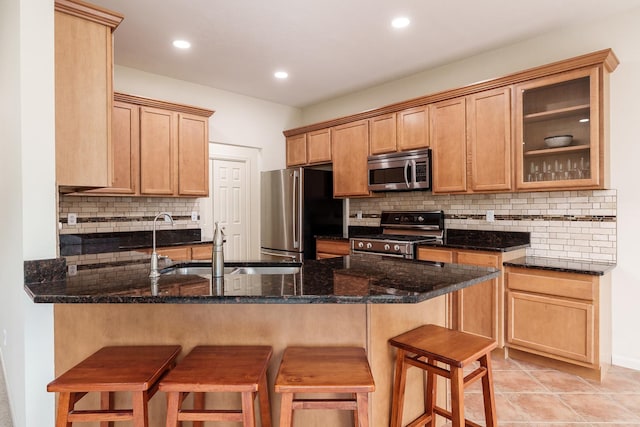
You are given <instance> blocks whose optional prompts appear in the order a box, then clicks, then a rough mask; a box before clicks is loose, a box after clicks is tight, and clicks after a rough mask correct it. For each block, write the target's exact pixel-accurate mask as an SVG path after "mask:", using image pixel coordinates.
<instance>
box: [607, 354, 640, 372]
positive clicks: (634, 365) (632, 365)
mask: <svg viewBox="0 0 640 427" xmlns="http://www.w3.org/2000/svg"><path fill="white" fill-rule="evenodd" d="M611 363H612V364H614V365H615V366H621V367H623V368H629V369H635V370H637V371H640V359H635V358H632V357H625V356H617V355H615V354H613V355H611Z"/></svg>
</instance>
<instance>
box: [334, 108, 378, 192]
mask: <svg viewBox="0 0 640 427" xmlns="http://www.w3.org/2000/svg"><path fill="white" fill-rule="evenodd" d="M331 146H332V147H331V149H332V151H333V195H334V197H362V196H370V195H371V193H370V191H369V184H368V180H367V157H368V155H369V121H368V120H360V121H357V122H354V123H348V124H345V125H342V126H336V127H334V128H333V137H332V141H331Z"/></svg>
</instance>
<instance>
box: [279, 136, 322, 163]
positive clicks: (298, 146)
mask: <svg viewBox="0 0 640 427" xmlns="http://www.w3.org/2000/svg"><path fill="white" fill-rule="evenodd" d="M286 144H287V147H286V150H287V166H288V167H289V166H305V165H313V164H319V163H330V162H331V128H327V129H319V130H316V131H313V132H309V133H303V134H300V135H295V136H292V137H290V138H287V140H286Z"/></svg>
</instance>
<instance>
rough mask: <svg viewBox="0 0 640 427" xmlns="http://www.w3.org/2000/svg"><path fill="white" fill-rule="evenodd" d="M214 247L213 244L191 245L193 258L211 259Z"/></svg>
mask: <svg viewBox="0 0 640 427" xmlns="http://www.w3.org/2000/svg"><path fill="white" fill-rule="evenodd" d="M212 252H213V247H212V246H211V245H196V246H192V247H191V259H194V260H208V259H211V257H212Z"/></svg>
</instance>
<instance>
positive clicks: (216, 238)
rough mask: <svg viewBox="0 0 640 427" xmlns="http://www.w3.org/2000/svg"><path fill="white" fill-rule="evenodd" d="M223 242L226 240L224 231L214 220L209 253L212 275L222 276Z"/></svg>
mask: <svg viewBox="0 0 640 427" xmlns="http://www.w3.org/2000/svg"><path fill="white" fill-rule="evenodd" d="M224 242H226V240H225V235H224V232H223V231H222V229H221V228H220V226H219V225H218V222H217V221H216V223H215V228H214V230H213V248H212V249H213V250H212V253H211V275H212V276H213V277H224V247H223V245H224Z"/></svg>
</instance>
